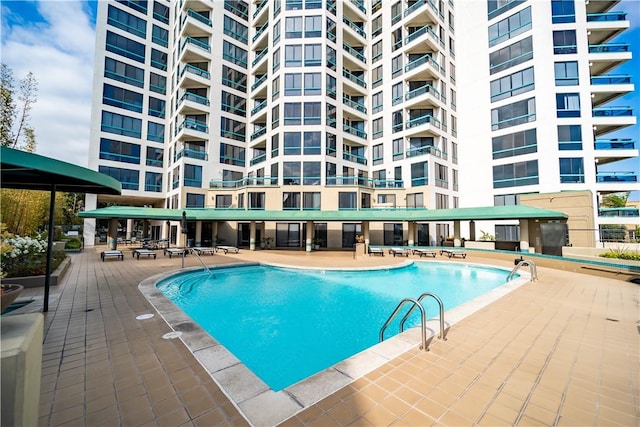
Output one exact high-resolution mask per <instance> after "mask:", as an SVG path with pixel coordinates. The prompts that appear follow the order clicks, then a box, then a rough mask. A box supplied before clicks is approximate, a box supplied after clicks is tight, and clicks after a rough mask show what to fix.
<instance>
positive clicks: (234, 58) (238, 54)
mask: <svg viewBox="0 0 640 427" xmlns="http://www.w3.org/2000/svg"><path fill="white" fill-rule="evenodd" d="M222 58H223V59H225V60H227V61H229V62H231V63H232V64H236V65H239V66H241V67H242V68H247V51H246V49H243V48H241V47H239V46H236V45H234V44H233V43H229V42H228V41H226V40H224V41H223V42H222Z"/></svg>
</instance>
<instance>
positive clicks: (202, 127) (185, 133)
mask: <svg viewBox="0 0 640 427" xmlns="http://www.w3.org/2000/svg"><path fill="white" fill-rule="evenodd" d="M177 132H178V138H179V139H183V138H200V139H202V138H203V134H208V133H209V126H207V125H206V123H202V122H198V121H195V120H191V119H184V121H183V122H182V123H180V125H179V126H178V129H177ZM205 136H206V135H205Z"/></svg>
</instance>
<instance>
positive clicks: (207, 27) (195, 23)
mask: <svg viewBox="0 0 640 427" xmlns="http://www.w3.org/2000/svg"><path fill="white" fill-rule="evenodd" d="M212 27H213V24H212V23H211V19H209V18H208V17H207V16H205V15H203V14H202V13H200V12H197V11H195V10H193V9H187V12H186V14H185V15H184V17H183V18H182V22H181V33H180V34H181V35H182V36H196V35H203V34H211V32H212Z"/></svg>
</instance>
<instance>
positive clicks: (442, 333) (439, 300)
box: [400, 292, 447, 341]
mask: <svg viewBox="0 0 640 427" xmlns="http://www.w3.org/2000/svg"><path fill="white" fill-rule="evenodd" d="M424 297H432V298H433V299H435V300H436V301H437V302H438V305H439V306H440V336H439V337H438V338H440V339H441V340H443V341H446V340H447V338H446V336H445V332H444V303H443V302H442V300H441V299H440V297H438V295H436V294H433V293H431V292H425V293H423V294H422V295H420V296H419V297H418V302H422V300H423V299H424ZM414 308H416V306H415V305H414V306H413V307H411V309H410V310H409V311H408V312H407V314H405V315H404V317H403V318H402V320H401V321H400V332H402V331H404V323H405V322H406V321H407V319H408V318H409V316H410V315H411V313H412V312H413V309H414Z"/></svg>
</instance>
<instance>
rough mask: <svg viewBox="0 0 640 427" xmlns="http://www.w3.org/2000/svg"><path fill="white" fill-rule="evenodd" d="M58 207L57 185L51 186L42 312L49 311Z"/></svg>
mask: <svg viewBox="0 0 640 427" xmlns="http://www.w3.org/2000/svg"><path fill="white" fill-rule="evenodd" d="M55 207H56V185H55V184H53V185H52V186H51V195H50V199H49V233H47V266H46V270H45V276H44V301H43V303H42V312H43V313H46V312H47V311H49V286H50V284H51V257H52V254H53V230H54V225H53V216H54V215H53V214H54V211H55Z"/></svg>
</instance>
